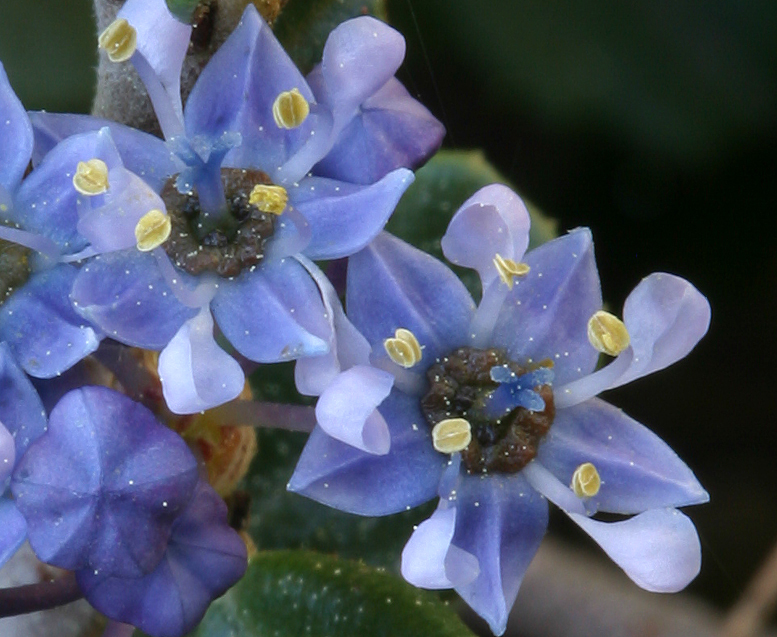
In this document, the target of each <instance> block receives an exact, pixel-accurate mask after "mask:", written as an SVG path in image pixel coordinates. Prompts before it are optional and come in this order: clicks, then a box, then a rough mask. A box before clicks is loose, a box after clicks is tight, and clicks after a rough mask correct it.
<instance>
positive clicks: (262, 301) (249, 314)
mask: <svg viewBox="0 0 777 637" xmlns="http://www.w3.org/2000/svg"><path fill="white" fill-rule="evenodd" d="M211 308H212V310H213V314H214V315H215V317H216V322H217V323H218V326H219V328H221V331H222V332H223V333H224V336H226V337H227V339H229V342H230V343H232V345H233V346H234V347H235V349H237V350H238V351H239V352H240V353H241V354H243V356H246V357H248V358H250V359H251V360H254V361H257V362H259V363H277V362H279V361H284V360H292V359H294V358H300V357H302V356H316V355H320V354H323V353H325V352H326V351H327V349H328V341H329V336H330V332H329V324H328V322H327V320H326V318H325V316H324V315H325V313H326V312H325V310H324V306H323V303H322V301H321V296H320V294H319V292H318V288H317V287H316V285H315V283H314V282H313V280H312V279H311V278H310V275H309V274H308V273H307V272H306V270H305V269H304V268H303V267H302V266H301V265H300V264H299V263H298V262H297V261H296V260H295V259H293V258H289V259H283V260H281V261H278V262H275V263H267V262H265V263H264V264H263V265H262V266H260V267H257V268H256V269H255V270H254V271H253V272H243V273H242V274H241V275H240V276H239V277H237V278H236V279H235V280H234V281H225V282H223V283H221V284H220V285H219V291H218V294H217V295H216V297H215V298H214V299H213V302H212V303H211Z"/></svg>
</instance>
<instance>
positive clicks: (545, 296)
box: [483, 228, 602, 386]
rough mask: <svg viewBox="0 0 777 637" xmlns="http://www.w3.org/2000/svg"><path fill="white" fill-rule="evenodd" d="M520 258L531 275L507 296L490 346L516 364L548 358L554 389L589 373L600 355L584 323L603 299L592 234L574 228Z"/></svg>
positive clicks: (520, 281) (586, 322) (599, 307)
mask: <svg viewBox="0 0 777 637" xmlns="http://www.w3.org/2000/svg"><path fill="white" fill-rule="evenodd" d="M524 260H525V262H526V263H527V264H528V265H529V267H530V270H529V273H528V274H527V275H526V276H525V277H523V278H521V279H518V280H517V281H515V284H514V286H513V289H512V291H511V292H510V293H509V294H508V295H507V298H506V300H505V302H504V304H503V305H502V309H501V311H500V313H499V316H498V318H497V321H496V326H495V327H494V332H493V336H492V339H491V341H490V342H491V344H492V346H493V345H497V346H501V347H505V348H507V350H508V353H509V355H510V358H512V359H513V360H515V361H518V362H522V361H527V360H533V361H541V360H544V359H550V360H551V361H552V362H553V365H554V367H553V373H554V376H555V378H554V385H556V386H560V385H563V384H565V383H567V382H569V381H571V380H573V379H576V378H580V377H582V376H585V375H587V374H589V373H591V372H592V371H593V369H594V366H595V365H596V361H597V360H598V357H599V352H597V351H596V350H595V349H594V348H593V347H592V346H591V344H590V343H589V342H588V320H589V319H590V318H591V316H592V315H593V314H594V312H596V311H597V310H599V309H601V307H602V295H601V289H600V286H599V274H598V273H597V270H596V262H595V260H594V251H593V242H592V240H591V233H590V231H589V230H587V229H585V228H581V229H578V230H573V231H572V232H570V233H569V234H567V235H565V236H563V237H559V238H558V239H554V240H553V241H548V242H547V243H545V244H543V245H541V246H540V247H538V248H537V249H535V250H532V251H531V252H529V253H527V254H526V257H525V259H524ZM483 302H485V298H484V300H483Z"/></svg>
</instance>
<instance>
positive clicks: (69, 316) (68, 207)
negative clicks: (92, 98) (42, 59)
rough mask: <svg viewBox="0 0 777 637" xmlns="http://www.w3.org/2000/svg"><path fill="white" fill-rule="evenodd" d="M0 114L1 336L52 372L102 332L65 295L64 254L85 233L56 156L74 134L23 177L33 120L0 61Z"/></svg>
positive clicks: (31, 364) (39, 369)
mask: <svg viewBox="0 0 777 637" xmlns="http://www.w3.org/2000/svg"><path fill="white" fill-rule="evenodd" d="M0 121H1V122H4V126H3V130H2V134H1V135H0V157H2V160H1V161H0V340H2V341H5V342H6V343H7V344H8V346H9V347H10V348H11V350H12V351H13V353H14V355H15V356H16V357H17V359H18V360H19V362H20V364H21V365H22V367H23V368H24V369H25V371H26V372H27V373H29V374H30V375H32V376H36V377H39V378H51V377H53V376H56V375H58V374H60V373H62V372H63V371H65V370H66V369H68V368H69V367H71V366H72V365H74V364H75V363H76V362H78V361H79V360H81V359H82V358H83V357H84V356H86V355H87V354H90V353H91V352H93V351H94V350H95V349H96V348H97V345H98V343H99V339H100V337H101V335H100V334H98V333H97V332H96V331H95V330H94V329H93V327H92V326H91V325H89V324H88V323H87V321H86V320H85V319H84V318H82V317H81V316H79V315H78V314H77V313H76V312H75V311H74V310H73V308H72V307H71V305H70V301H69V299H68V294H69V293H70V288H71V287H72V284H73V281H74V280H75V277H76V274H77V268H76V267H75V266H74V265H72V264H71V263H68V261H74V260H76V257H75V255H76V253H77V252H78V251H79V250H80V249H81V248H82V247H83V246H84V244H85V240H84V239H83V237H80V236H79V235H78V233H77V231H76V228H75V224H74V223H72V220H73V218H74V216H75V214H76V212H75V211H76V202H75V199H76V197H75V194H76V193H75V191H73V188H72V181H71V179H72V171H71V172H70V173H69V174H68V172H67V171H66V170H64V169H63V167H62V160H63V158H66V157H67V155H68V153H69V152H70V151H71V150H73V147H74V146H77V145H78V142H77V141H76V142H71V143H70V144H68V145H62V146H61V147H58V148H56V149H55V150H53V151H52V152H51V154H50V155H49V156H48V157H46V159H45V160H44V161H43V162H42V163H41V164H40V166H38V168H36V169H35V170H33V171H32V173H30V174H29V175H28V176H27V177H24V175H25V171H26V170H27V167H28V164H29V162H30V157H31V155H32V150H33V132H32V126H31V125H30V121H29V118H28V117H27V114H26V113H25V111H24V107H23V106H22V104H21V102H20V101H19V99H18V98H17V97H16V95H15V94H14V92H13V89H12V88H11V86H10V84H9V82H8V77H7V76H6V74H5V70H4V69H3V67H2V65H0ZM70 168H71V169H74V168H75V165H73V166H71V167H70ZM23 177H24V179H23Z"/></svg>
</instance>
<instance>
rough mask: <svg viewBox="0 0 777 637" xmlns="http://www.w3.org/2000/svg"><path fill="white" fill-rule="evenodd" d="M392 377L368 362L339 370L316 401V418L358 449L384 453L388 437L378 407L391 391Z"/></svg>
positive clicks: (324, 426) (387, 444) (337, 436)
mask: <svg viewBox="0 0 777 637" xmlns="http://www.w3.org/2000/svg"><path fill="white" fill-rule="evenodd" d="M393 384H394V377H393V376H392V375H391V374H389V373H388V372H384V371H382V370H380V369H376V368H374V367H369V366H367V365H356V366H354V367H351V368H350V369H349V370H347V371H344V372H342V373H341V374H339V375H338V376H337V377H335V379H334V380H333V381H332V383H331V384H330V385H329V387H327V388H326V389H325V390H324V393H323V394H321V398H319V400H318V403H317V404H316V420H317V421H318V424H319V425H320V426H321V428H322V429H323V430H324V431H325V432H326V433H327V434H329V435H330V436H332V437H333V438H336V439H337V440H340V441H342V442H345V443H346V444H349V445H352V446H354V447H356V448H357V449H361V450H362V451H366V452H367V453H374V454H378V455H385V454H387V453H388V451H389V446H390V444H391V440H390V438H389V430H388V425H387V424H386V421H385V420H384V419H383V416H381V415H380V413H379V412H378V411H377V408H378V405H380V404H381V403H382V402H383V401H384V400H385V398H386V397H387V396H388V395H389V392H390V391H391V386H392V385H393Z"/></svg>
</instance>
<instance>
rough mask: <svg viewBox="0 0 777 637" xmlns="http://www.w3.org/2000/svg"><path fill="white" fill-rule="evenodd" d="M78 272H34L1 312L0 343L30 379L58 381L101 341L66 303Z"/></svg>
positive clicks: (68, 268) (71, 269)
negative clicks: (56, 379)
mask: <svg viewBox="0 0 777 637" xmlns="http://www.w3.org/2000/svg"><path fill="white" fill-rule="evenodd" d="M77 272H78V271H77V270H76V268H74V267H72V266H70V265H67V264H60V265H57V266H55V267H54V268H51V269H50V270H43V271H41V272H37V273H35V274H33V276H32V277H31V278H30V279H29V280H28V281H27V283H25V285H24V287H22V288H20V289H18V290H16V291H15V292H14V293H13V294H12V295H11V296H10V297H9V298H8V299H7V300H6V302H5V303H4V304H3V306H2V308H0V340H4V341H6V342H7V343H8V344H9V345H10V347H11V349H12V351H13V352H14V355H15V356H16V359H17V360H18V361H19V363H20V364H21V366H22V367H23V368H24V370H25V371H26V372H27V373H28V374H30V375H31V376H35V377H36V378H52V377H53V376H57V375H58V374H61V373H62V372H64V371H65V370H66V369H69V368H70V367H72V366H73V365H75V364H76V363H77V362H78V361H80V360H81V359H82V358H84V357H85V356H87V355H88V354H91V353H92V352H93V351H94V350H96V349H97V346H98V345H99V343H100V338H101V337H102V335H101V334H98V333H97V332H96V330H95V329H93V328H92V327H91V326H90V325H89V324H88V323H87V321H86V320H84V319H83V318H81V317H80V316H78V314H76V312H75V311H74V310H73V308H72V307H71V305H70V301H69V299H68V294H69V293H70V290H71V288H72V286H73V283H74V280H75V278H76V275H77Z"/></svg>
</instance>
